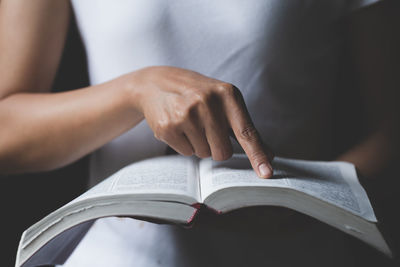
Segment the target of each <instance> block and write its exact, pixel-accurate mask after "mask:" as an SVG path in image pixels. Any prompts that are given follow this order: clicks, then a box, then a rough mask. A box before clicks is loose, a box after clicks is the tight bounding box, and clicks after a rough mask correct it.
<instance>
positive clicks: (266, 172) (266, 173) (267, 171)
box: [258, 163, 272, 178]
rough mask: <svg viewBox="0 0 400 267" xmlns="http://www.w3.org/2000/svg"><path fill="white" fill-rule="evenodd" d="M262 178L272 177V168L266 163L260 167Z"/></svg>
mask: <svg viewBox="0 0 400 267" xmlns="http://www.w3.org/2000/svg"><path fill="white" fill-rule="evenodd" d="M258 170H259V172H260V176H261V178H268V177H270V176H271V175H272V167H271V166H268V165H267V164H266V163H262V164H261V165H260V166H258Z"/></svg>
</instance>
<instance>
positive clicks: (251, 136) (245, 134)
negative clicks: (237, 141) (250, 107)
mask: <svg viewBox="0 0 400 267" xmlns="http://www.w3.org/2000/svg"><path fill="white" fill-rule="evenodd" d="M239 137H240V138H241V139H243V140H245V141H257V140H258V133H257V130H256V128H254V127H253V126H252V125H247V126H245V127H243V128H242V129H241V130H240V132H239Z"/></svg>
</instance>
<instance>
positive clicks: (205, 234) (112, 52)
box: [64, 0, 376, 267]
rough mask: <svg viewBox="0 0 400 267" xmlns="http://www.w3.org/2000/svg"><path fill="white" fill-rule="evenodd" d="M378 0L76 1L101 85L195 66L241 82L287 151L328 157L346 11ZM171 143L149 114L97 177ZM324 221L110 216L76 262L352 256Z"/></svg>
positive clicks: (264, 127) (102, 264)
mask: <svg viewBox="0 0 400 267" xmlns="http://www.w3.org/2000/svg"><path fill="white" fill-rule="evenodd" d="M374 1H376V0H364V1H362V0H361V1H359V0H358V1H357V0H355V1H352V0H330V1H329V0H326V1H321V0H290V1H289V0H242V1H240V0H201V1H200V0H197V1H196V0H171V1H167V0H135V1H133V0H119V1H116V0H96V1H89V0H72V3H73V7H74V10H75V13H76V17H77V21H78V25H79V28H80V31H81V33H82V37H83V41H84V44H85V46H86V52H87V56H88V64H89V74H90V80H91V83H92V84H97V83H101V82H105V81H108V80H110V79H113V78H115V77H117V76H119V75H122V74H124V73H127V72H131V71H135V70H137V69H139V68H143V67H146V66H152V65H172V66H177V67H181V68H187V69H191V70H194V71H197V72H200V73H202V74H204V75H208V76H211V77H214V78H217V79H220V80H223V81H226V82H230V83H233V84H235V85H236V86H237V87H238V88H240V90H241V91H242V93H243V95H244V98H245V101H246V104H247V106H248V108H249V111H250V114H251V116H252V118H253V121H254V123H255V125H256V127H257V128H258V130H259V132H260V133H261V135H262V137H263V139H264V141H265V142H267V143H268V144H269V145H270V146H271V147H272V148H273V149H274V150H275V152H277V154H278V155H281V156H289V157H301V158H309V159H313V158H319V159H320V158H327V157H329V156H330V153H331V145H332V143H331V132H332V129H331V119H332V118H331V110H332V94H333V91H334V90H335V88H336V86H337V81H336V74H337V69H338V66H339V61H338V58H339V55H340V53H341V49H342V42H343V34H342V30H343V29H342V26H343V25H344V24H342V23H341V21H342V18H343V17H344V16H345V15H346V14H348V12H349V11H350V10H351V9H353V8H358V7H360V6H362V5H365V4H369V3H371V2H374ZM165 148H166V146H165V145H164V144H162V143H161V142H158V141H157V140H156V139H155V138H154V137H153V133H152V132H151V130H150V129H149V127H148V126H147V125H146V123H145V122H143V123H141V124H140V125H139V126H138V127H135V128H134V129H132V130H131V131H129V132H127V133H126V134H124V135H122V136H121V137H118V138H116V139H115V140H113V141H112V142H110V143H109V144H107V145H105V146H104V147H103V148H101V149H99V150H98V151H97V152H95V153H94V154H93V156H92V159H91V175H92V177H94V178H102V177H105V176H108V175H109V174H110V173H112V172H114V171H116V170H117V169H119V168H120V167H122V166H124V165H126V164H128V163H130V162H132V161H135V160H138V159H141V158H144V157H151V156H155V155H160V154H164V152H165ZM236 149H238V147H236ZM293 225H296V223H294V224H293ZM319 226H320V225H319V224H313V225H312V226H311V227H309V228H307V229H306V230H304V228H301V227H300V228H299V229H297V228H294V230H293V231H292V232H291V233H282V232H279V231H278V230H277V231H278V232H277V233H275V234H273V235H272V236H269V235H265V234H262V229H258V228H257V229H256V232H257V233H260V234H257V235H249V234H248V233H247V232H245V233H236V232H235V233H230V232H225V231H223V230H221V229H218V228H216V229H213V227H212V226H210V227H209V228H207V227H206V228H205V229H204V228H202V227H199V228H196V229H194V230H193V231H185V230H183V229H181V228H176V227H173V226H169V225H157V224H151V223H145V222H142V221H138V220H129V219H117V218H108V219H100V220H98V221H97V222H96V223H95V224H94V227H92V229H91V230H90V231H89V233H88V234H87V235H86V236H85V238H84V239H83V240H82V241H81V243H80V244H79V246H78V247H77V249H76V250H75V251H74V252H73V254H72V256H71V257H70V258H69V259H68V261H67V262H66V264H65V265H64V267H88V266H96V267H108V266H116V267H131V266H146V267H152V266H167V267H180V266H196V267H197V266H259V265H260V264H261V263H263V262H264V263H267V262H268V263H270V264H269V265H271V266H282V265H283V266H295V265H301V263H302V262H303V261H304V259H306V260H305V261H306V262H307V261H308V262H309V263H312V262H314V263H317V266H321V265H323V266H324V265H326V264H328V265H329V263H331V264H332V266H343V264H346V263H348V262H349V261H348V260H347V256H346V255H349V253H348V252H347V251H346V246H344V245H343V243H340V242H342V241H340V240H341V239H340V235H337V234H336V232H333V233H332V234H330V235H327V233H326V229H325V228H323V229H322V230H317V229H318V227H319ZM268 228H269V226H268V225H265V227H263V229H268ZM319 228H320V227H319ZM271 229H279V228H273V227H272V228H271ZM324 229H325V230H324ZM259 230H260V232H258V231H259ZM310 235H311V236H313V238H309V237H310ZM318 238H320V239H318ZM325 238H328V240H329V241H326V240H325ZM321 244H324V245H323V246H321ZM304 248H308V249H304ZM288 255H290V256H289V257H288ZM301 259H302V260H303V261H299V260H301ZM307 259H308V260H307ZM310 259H311V260H310ZM210 263H212V264H210ZM308 266H309V265H308Z"/></svg>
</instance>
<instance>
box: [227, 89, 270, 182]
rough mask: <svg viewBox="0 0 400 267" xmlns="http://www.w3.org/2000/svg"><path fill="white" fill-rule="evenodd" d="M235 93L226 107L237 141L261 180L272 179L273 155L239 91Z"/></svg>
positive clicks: (229, 98) (236, 90)
mask: <svg viewBox="0 0 400 267" xmlns="http://www.w3.org/2000/svg"><path fill="white" fill-rule="evenodd" d="M234 91H235V92H234V94H233V95H232V96H231V97H225V98H224V106H225V112H226V116H227V119H228V121H229V123H230V126H231V128H232V131H233V133H234V136H235V139H236V140H237V141H238V143H239V144H240V145H241V147H242V148H243V150H244V152H245V153H246V155H247V156H248V158H249V160H250V163H251V165H252V167H253V169H254V170H255V172H256V173H257V175H258V176H259V177H261V178H270V177H271V176H272V173H273V169H272V166H271V164H270V159H272V153H271V151H269V150H268V149H267V148H266V146H265V145H264V144H263V142H262V140H261V138H260V135H259V134H258V131H257V129H256V128H255V127H254V124H253V122H252V121H251V118H250V115H249V113H248V111H247V108H246V105H245V103H244V100H243V97H242V95H241V93H240V91H239V89H237V88H236V87H234Z"/></svg>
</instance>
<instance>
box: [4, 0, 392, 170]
mask: <svg viewBox="0 0 400 267" xmlns="http://www.w3.org/2000/svg"><path fill="white" fill-rule="evenodd" d="M70 12H71V11H70V7H69V1H67V0H57V1H54V0H36V1H25V0H1V2H0V51H1V56H0V77H1V81H0V125H1V126H2V127H1V130H0V173H6V174H8V173H23V172H33V171H44V170H51V169H55V168H58V167H61V166H63V165H66V164H68V163H71V162H73V161H75V160H77V159H79V158H81V157H82V156H84V155H86V154H88V153H90V152H92V151H94V150H95V149H97V148H99V147H101V146H102V145H104V144H106V143H107V142H109V141H111V140H112V139H113V138H115V137H117V136H119V135H121V134H122V133H124V132H125V131H127V130H129V129H131V128H132V127H134V126H135V125H137V124H138V123H139V122H140V121H141V120H143V119H146V120H147V122H148V124H149V126H150V127H151V129H152V130H153V131H154V135H155V137H156V138H158V139H160V140H162V141H164V142H165V143H167V144H168V145H170V146H171V147H172V148H174V149H175V150H176V151H177V152H179V153H181V154H183V155H192V154H195V155H197V156H198V157H201V158H204V157H209V156H212V157H213V159H215V160H225V159H228V158H229V157H230V156H231V155H232V147H231V143H230V140H229V136H230V135H231V136H233V137H235V138H236V139H237V141H238V142H239V143H240V145H241V146H242V148H243V149H244V151H245V152H246V154H247V155H248V157H249V159H250V162H251V164H252V166H253V168H254V170H255V171H256V173H257V174H258V175H259V176H260V177H263V178H268V177H270V176H271V175H272V168H271V165H270V161H271V160H272V158H273V155H272V152H271V151H270V150H269V149H268V148H267V146H266V145H265V144H263V142H262V140H261V139H260V137H259V134H258V133H257V130H256V129H255V127H254V125H253V123H252V121H251V118H250V116H249V114H248V112H247V109H246V106H245V103H244V101H243V97H242V96H241V94H240V91H239V89H238V88H236V87H235V86H234V85H232V84H229V83H225V82H223V81H219V80H215V79H213V78H210V77H206V76H204V75H201V74H199V73H196V72H193V71H190V70H185V69H179V68H174V67H168V66H154V67H149V68H145V69H140V70H137V71H135V72H132V73H128V74H125V75H122V76H120V77H118V78H116V79H114V80H111V81H108V82H106V83H103V84H99V85H94V86H89V87H86V88H80V89H79V90H72V91H68V92H63V93H50V88H51V84H52V81H53V79H54V76H55V71H56V69H57V66H58V64H59V60H60V57H61V53H62V50H63V44H64V41H65V36H66V31H67V26H68V20H69V15H70ZM363 38H370V37H368V36H367V37H366V36H361V37H358V38H357V40H354V42H355V43H357V42H359V41H361V42H364V41H365V40H364V39H363ZM366 53H368V51H367V52H366ZM366 77H367V78H366V79H368V75H367V76H366ZM377 79H380V78H379V77H378V78H377ZM366 84H368V82H367V83H366ZM370 91H372V92H373V93H372V96H373V97H374V92H376V91H377V90H376V88H373V89H372V90H369V91H368V90H365V92H370ZM365 96H366V98H369V97H371V93H365ZM367 102H368V101H367ZM369 107H370V108H371V109H372V110H373V109H374V108H376V107H374V106H373V105H369ZM382 117H384V115H381V116H380V117H379V119H377V121H379V122H380V121H381V118H382ZM387 124H388V125H392V124H393V122H392V121H389V122H388V123H387ZM377 125H379V123H377ZM376 129H377V130H375V131H371V134H370V135H369V137H368V138H367V139H366V140H364V141H362V142H360V144H359V145H358V146H355V147H353V148H351V149H350V150H349V151H347V152H346V153H344V154H343V155H341V156H340V157H339V159H340V160H345V161H350V162H353V163H355V164H356V166H357V167H359V169H360V170H361V171H362V172H363V173H364V175H366V176H369V175H371V174H373V173H376V172H378V171H379V170H381V169H382V168H384V163H383V162H379V161H378V162H377V161H376V160H375V157H374V156H373V155H376V154H377V153H379V154H381V153H384V155H383V157H386V158H387V157H391V154H390V153H391V152H390V151H386V150H384V151H382V149H381V147H382V145H385V144H384V142H383V140H386V137H387V136H388V134H390V133H387V132H386V131H382V130H381V128H380V127H377V128H376ZM377 132H379V133H381V135H378V137H377V135H376V133H377ZM389 132H390V131H389ZM382 135H383V138H382ZM379 136H380V137H379ZM60 140H63V141H62V142H60ZM385 142H386V141H385ZM384 147H386V146H384ZM366 151H367V152H366Z"/></svg>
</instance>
